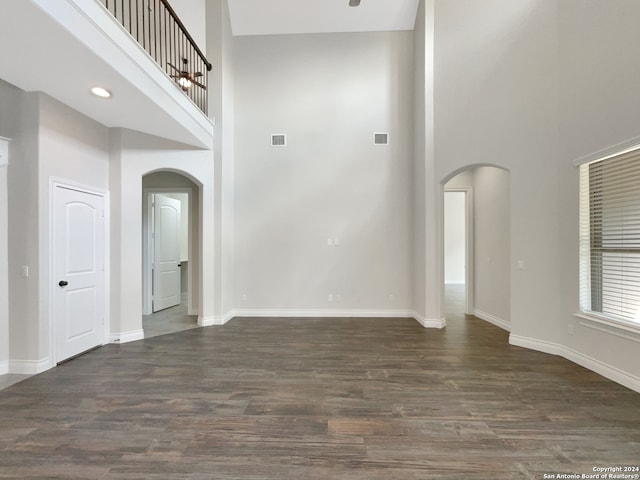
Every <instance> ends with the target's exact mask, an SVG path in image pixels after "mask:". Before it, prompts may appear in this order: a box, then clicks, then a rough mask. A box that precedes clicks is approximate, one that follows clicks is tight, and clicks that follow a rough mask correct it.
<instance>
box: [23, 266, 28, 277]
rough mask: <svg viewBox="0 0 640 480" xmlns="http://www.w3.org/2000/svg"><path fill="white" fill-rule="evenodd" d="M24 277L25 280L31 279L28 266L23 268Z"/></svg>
mask: <svg viewBox="0 0 640 480" xmlns="http://www.w3.org/2000/svg"><path fill="white" fill-rule="evenodd" d="M22 276H23V277H24V278H29V267H28V266H27V265H23V266H22Z"/></svg>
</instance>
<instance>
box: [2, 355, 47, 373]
mask: <svg viewBox="0 0 640 480" xmlns="http://www.w3.org/2000/svg"><path fill="white" fill-rule="evenodd" d="M54 366H55V365H52V364H51V361H50V360H49V358H43V359H41V360H9V373H19V374H21V375H36V374H38V373H42V372H46V371H47V370H49V369H50V368H52V367H54Z"/></svg>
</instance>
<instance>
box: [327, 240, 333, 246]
mask: <svg viewBox="0 0 640 480" xmlns="http://www.w3.org/2000/svg"><path fill="white" fill-rule="evenodd" d="M327 245H328V246H329V247H333V238H327Z"/></svg>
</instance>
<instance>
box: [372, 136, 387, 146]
mask: <svg viewBox="0 0 640 480" xmlns="http://www.w3.org/2000/svg"><path fill="white" fill-rule="evenodd" d="M373 143H374V145H389V134H388V133H374V134H373Z"/></svg>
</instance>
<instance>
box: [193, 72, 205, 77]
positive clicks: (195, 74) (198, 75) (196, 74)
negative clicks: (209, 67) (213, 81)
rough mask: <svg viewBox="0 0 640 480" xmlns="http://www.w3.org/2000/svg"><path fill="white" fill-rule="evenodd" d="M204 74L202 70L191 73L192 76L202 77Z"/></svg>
mask: <svg viewBox="0 0 640 480" xmlns="http://www.w3.org/2000/svg"><path fill="white" fill-rule="evenodd" d="M203 75H204V73H202V72H196V73H194V74H193V76H194V77H202V76H203Z"/></svg>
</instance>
